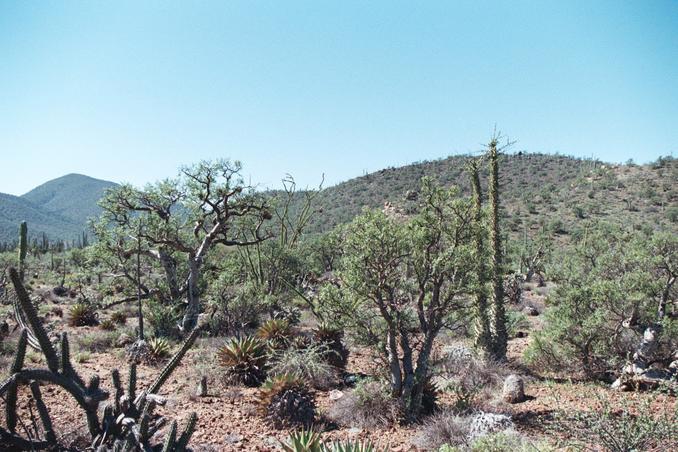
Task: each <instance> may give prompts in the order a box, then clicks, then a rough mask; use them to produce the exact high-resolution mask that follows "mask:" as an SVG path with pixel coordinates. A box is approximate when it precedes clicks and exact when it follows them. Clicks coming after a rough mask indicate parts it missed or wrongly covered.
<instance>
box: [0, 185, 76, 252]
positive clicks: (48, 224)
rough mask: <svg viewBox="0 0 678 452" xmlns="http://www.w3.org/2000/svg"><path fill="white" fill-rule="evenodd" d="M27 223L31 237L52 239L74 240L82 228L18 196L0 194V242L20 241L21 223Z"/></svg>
mask: <svg viewBox="0 0 678 452" xmlns="http://www.w3.org/2000/svg"><path fill="white" fill-rule="evenodd" d="M24 220H25V221H27V222H28V227H29V236H30V237H39V236H41V235H42V233H45V234H47V236H49V237H51V238H57V237H59V238H68V239H70V238H72V237H75V236H77V235H78V234H79V233H80V232H81V231H82V227H81V226H80V225H77V224H75V223H74V222H72V221H71V220H69V219H67V218H63V217H62V216H60V215H58V214H53V213H50V212H45V211H44V210H43V209H42V208H40V207H39V206H36V205H34V204H33V203H31V202H30V201H28V200H26V199H23V198H20V197H18V196H13V195H8V194H5V193H0V242H9V243H11V242H14V241H16V240H17V239H18V234H19V223H20V222H21V221H24Z"/></svg>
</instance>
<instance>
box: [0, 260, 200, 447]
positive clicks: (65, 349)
mask: <svg viewBox="0 0 678 452" xmlns="http://www.w3.org/2000/svg"><path fill="white" fill-rule="evenodd" d="M9 276H10V279H11V281H12V284H13V285H14V290H15V291H16V294H17V298H18V300H19V301H18V302H17V306H18V309H19V310H20V311H21V316H20V318H22V319H24V318H25V322H23V324H24V325H25V326H23V327H22V328H23V329H22V331H21V335H20V337H19V341H18V343H17V351H16V356H15V359H14V362H13V364H12V366H11V368H10V375H9V377H8V378H7V379H5V380H4V381H2V382H0V400H3V401H4V411H5V427H3V426H2V425H0V438H1V439H2V441H1V442H2V444H3V446H9V447H10V449H11V450H45V449H49V450H57V449H58V450H61V448H60V447H59V444H58V441H59V436H61V435H60V434H58V433H59V432H58V431H57V429H56V428H55V427H57V426H55V425H53V423H52V420H51V418H50V415H49V410H48V408H47V406H46V404H45V401H44V400H43V398H42V394H41V391H40V386H41V385H54V386H58V387H60V388H61V389H62V390H63V391H65V392H66V393H67V394H69V395H70V396H71V397H72V398H73V399H74V400H75V401H76V402H77V404H78V405H79V406H80V408H81V409H82V410H83V411H84V414H85V417H86V418H87V425H88V428H89V432H90V435H91V437H92V447H91V450H96V451H110V450H119V451H124V452H138V451H142V450H143V451H150V450H158V449H159V445H153V444H151V441H154V440H155V439H154V435H155V433H156V432H157V431H158V430H159V429H160V428H161V427H162V426H163V425H164V423H165V419H164V418H163V416H162V415H160V414H156V413H154V408H155V406H156V405H158V404H164V403H165V399H164V398H163V397H161V396H159V395H157V392H158V391H159V390H160V388H161V386H162V385H163V383H164V382H165V381H167V379H168V378H169V377H170V375H171V374H172V372H173V371H174V370H175V369H176V368H177V366H178V365H179V363H180V361H181V358H183V356H184V355H185V354H186V352H187V351H188V349H189V348H190V347H191V345H192V344H193V342H194V341H195V340H196V338H197V337H198V334H199V332H200V329H199V328H195V329H194V330H193V331H192V332H191V334H190V335H189V336H188V338H187V339H186V341H185V342H184V343H183V344H182V346H181V348H180V349H179V351H178V352H177V353H176V354H175V355H174V357H173V358H172V359H171V360H170V361H169V363H167V365H166V366H165V368H164V369H163V370H162V372H161V373H160V375H159V376H158V378H157V379H156V380H155V382H153V384H152V385H151V387H149V388H148V389H146V390H145V391H143V392H142V393H141V394H139V395H138V396H137V395H136V392H137V388H136V387H137V378H136V367H135V365H134V364H132V365H131V366H130V373H129V386H128V391H127V394H126V395H125V394H124V390H123V388H122V383H121V381H120V373H119V372H118V371H117V370H113V371H112V382H113V387H114V389H115V394H114V396H115V400H113V401H112V403H108V404H107V405H106V406H105V407H104V409H103V418H102V419H101V421H100V420H99V417H98V413H99V411H100V410H99V405H100V403H101V402H102V401H103V400H105V399H106V398H107V397H108V393H107V392H106V391H103V390H102V389H101V387H100V386H101V380H100V379H99V377H98V376H97V375H93V376H92V377H90V378H89V381H88V382H87V383H85V382H84V381H83V379H82V378H81V377H80V376H79V375H78V374H77V372H76V370H75V369H74V368H73V365H72V363H71V361H70V346H69V343H68V336H67V335H66V333H63V334H62V336H61V353H60V354H58V353H57V351H56V349H55V346H54V345H52V343H51V342H50V340H49V337H48V335H47V332H46V331H45V329H44V327H43V325H42V323H41V321H40V319H39V317H38V315H37V312H36V309H35V306H33V304H32V303H31V300H30V298H29V296H28V293H27V292H26V289H25V288H24V286H23V283H22V282H21V279H20V278H19V272H18V271H17V270H16V269H15V268H10V269H9ZM29 328H30V329H29ZM30 330H32V331H33V333H31V332H30ZM31 337H32V338H33V340H34V341H35V342H36V344H38V345H39V349H40V350H41V351H42V353H43V355H44V357H45V361H46V362H47V368H46V369H43V368H24V360H25V356H26V347H27V346H28V344H29V343H30V341H31ZM25 385H28V386H29V387H30V390H31V393H32V395H33V401H34V403H35V407H36V408H37V411H38V415H39V418H40V420H41V421H42V432H43V434H42V436H43V437H44V439H41V438H40V437H34V436H32V435H30V434H28V435H27V436H28V438H25V437H23V436H21V434H20V432H18V431H17V425H19V424H18V423H19V420H20V418H19V413H18V412H17V405H18V404H17V396H18V394H20V392H19V391H18V389H19V387H20V386H25ZM196 419H197V417H196V416H195V413H194V414H192V415H191V417H190V418H189V420H188V422H187V423H186V426H185V428H184V430H183V432H182V434H181V436H179V438H177V433H176V429H175V431H174V433H173V434H172V435H170V438H168V441H167V442H166V443H165V446H166V447H165V450H167V451H169V452H185V451H186V450H187V445H188V442H189V440H190V437H191V434H192V433H193V431H194V430H195V425H196ZM34 422H35V420H34ZM36 433H37V431H36ZM3 450H4V449H3Z"/></svg>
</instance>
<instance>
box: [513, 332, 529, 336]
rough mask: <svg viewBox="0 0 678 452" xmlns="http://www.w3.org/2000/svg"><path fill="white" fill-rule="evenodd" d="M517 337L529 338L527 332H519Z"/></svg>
mask: <svg viewBox="0 0 678 452" xmlns="http://www.w3.org/2000/svg"><path fill="white" fill-rule="evenodd" d="M516 337H527V333H526V332H525V331H518V332H517V333H516Z"/></svg>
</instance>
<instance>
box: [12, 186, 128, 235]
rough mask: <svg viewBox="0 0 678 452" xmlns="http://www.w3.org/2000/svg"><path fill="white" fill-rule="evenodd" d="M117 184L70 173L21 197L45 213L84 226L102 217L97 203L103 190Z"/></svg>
mask: <svg viewBox="0 0 678 452" xmlns="http://www.w3.org/2000/svg"><path fill="white" fill-rule="evenodd" d="M115 185H117V184H115V183H113V182H109V181H105V180H100V179H94V178H92V177H89V176H84V175H82V174H67V175H65V176H62V177H59V178H57V179H53V180H51V181H49V182H46V183H44V184H42V185H40V186H38V187H36V188H34V189H33V190H31V191H29V192H28V193H26V194H24V195H21V198H23V199H26V200H28V201H30V202H31V203H33V204H34V205H36V206H38V207H39V208H41V209H42V210H44V211H45V212H51V213H56V214H59V215H61V216H63V217H65V218H67V219H69V220H71V221H73V222H74V223H76V224H80V225H84V224H86V222H87V219H88V218H89V217H92V216H96V215H98V214H99V212H100V210H101V209H99V206H97V201H98V200H99V199H101V197H102V196H103V194H104V190H106V189H107V188H110V187H114V186H115Z"/></svg>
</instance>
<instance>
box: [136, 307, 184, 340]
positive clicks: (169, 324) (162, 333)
mask: <svg viewBox="0 0 678 452" xmlns="http://www.w3.org/2000/svg"><path fill="white" fill-rule="evenodd" d="M144 315H145V319H146V320H148V323H149V324H150V325H151V329H152V330H153V336H155V337H168V338H169V337H176V336H177V331H178V327H177V322H178V321H179V316H178V315H177V313H176V312H175V311H174V309H173V307H172V306H166V305H164V304H162V303H159V302H157V301H152V302H149V303H146V313H145V314H144Z"/></svg>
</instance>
